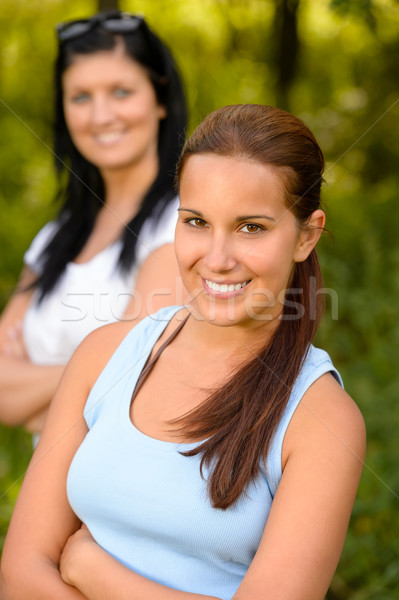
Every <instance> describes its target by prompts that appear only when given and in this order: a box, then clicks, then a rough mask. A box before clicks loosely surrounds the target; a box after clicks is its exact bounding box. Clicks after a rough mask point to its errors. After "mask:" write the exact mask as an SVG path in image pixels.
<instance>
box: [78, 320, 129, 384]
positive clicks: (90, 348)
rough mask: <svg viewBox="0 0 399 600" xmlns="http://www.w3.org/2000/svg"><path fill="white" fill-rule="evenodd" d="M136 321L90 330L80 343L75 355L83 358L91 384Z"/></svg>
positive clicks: (121, 322)
mask: <svg viewBox="0 0 399 600" xmlns="http://www.w3.org/2000/svg"><path fill="white" fill-rule="evenodd" d="M137 324H138V321H136V320H135V321H118V322H117V323H110V324H109V325H104V326H103V327H99V328H98V329H95V330H94V331H92V332H91V333H90V334H89V335H88V336H87V337H86V338H85V339H84V340H83V342H82V343H81V344H80V346H79V347H78V349H77V351H76V353H75V354H76V355H77V356H78V358H80V359H84V364H85V369H86V373H87V375H88V382H89V383H91V384H93V383H94V381H95V380H96V379H97V377H98V375H99V374H100V372H101V371H102V370H103V369H104V367H105V366H106V364H107V363H108V361H109V360H110V358H111V356H112V355H113V354H114V352H115V350H116V349H117V348H118V346H119V345H120V344H121V343H122V341H123V340H124V339H125V337H126V336H127V335H128V334H129V333H130V332H131V331H132V329H133V328H134V327H135V326H136V325H137Z"/></svg>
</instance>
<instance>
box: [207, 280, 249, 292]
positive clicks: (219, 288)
mask: <svg viewBox="0 0 399 600" xmlns="http://www.w3.org/2000/svg"><path fill="white" fill-rule="evenodd" d="M204 281H205V284H206V286H207V287H208V288H209V289H211V290H212V291H213V292H218V293H219V294H226V293H228V292H238V291H239V290H241V289H242V288H244V287H245V286H247V285H248V283H249V281H242V282H241V283H222V284H220V283H216V282H215V281H211V280H210V279H204Z"/></svg>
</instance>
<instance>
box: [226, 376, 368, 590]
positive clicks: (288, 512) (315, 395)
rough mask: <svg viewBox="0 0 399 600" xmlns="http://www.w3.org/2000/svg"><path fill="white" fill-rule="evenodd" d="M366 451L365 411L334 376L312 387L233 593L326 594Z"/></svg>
mask: <svg viewBox="0 0 399 600" xmlns="http://www.w3.org/2000/svg"><path fill="white" fill-rule="evenodd" d="M364 454H365V427H364V421H363V418H362V416H361V414H360V412H359V410H358V408H357V406H356V405H355V403H354V402H353V401H352V399H351V398H350V397H349V396H348V395H347V394H346V393H345V392H344V391H343V390H342V389H341V388H340V386H339V385H338V383H337V382H336V381H335V379H334V378H333V377H332V376H331V375H330V374H326V375H323V376H322V377H321V378H320V379H318V380H317V381H316V382H315V383H314V384H313V385H312V386H311V387H310V388H309V390H308V391H307V392H306V394H305V396H304V397H303V399H302V401H301V403H300V405H299V407H298V409H297V410H296V412H295V414H294V416H293V418H292V421H291V423H290V425H289V427H288V430H287V433H286V436H285V440H284V445H283V456H282V458H283V466H284V471H283V476H282V478H281V482H280V485H279V487H278V490H277V493H276V495H275V498H274V501H273V504H272V508H271V511H270V515H269V518H268V521H267V524H266V527H265V531H264V534H263V537H262V540H261V543H260V546H259V549H258V551H257V553H256V555H255V557H254V560H253V561H252V563H251V565H250V567H249V569H248V572H247V574H246V576H245V577H244V579H243V582H242V583H241V585H240V587H239V589H238V590H237V592H236V594H235V595H234V600H252V599H253V598H264V599H265V600H269V599H270V600H322V599H323V598H324V597H325V594H326V592H327V589H328V586H329V585H330V582H331V579H332V577H333V574H334V572H335V569H336V567H337V564H338V561H339V558H340V555H341V552H342V547H343V544H344V541H345V536H346V531H347V527H348V523H349V519H350V515H351V511H352V507H353V503H354V500H355V496H356V492H357V487H358V484H359V479H360V475H361V472H362V468H363V460H364Z"/></svg>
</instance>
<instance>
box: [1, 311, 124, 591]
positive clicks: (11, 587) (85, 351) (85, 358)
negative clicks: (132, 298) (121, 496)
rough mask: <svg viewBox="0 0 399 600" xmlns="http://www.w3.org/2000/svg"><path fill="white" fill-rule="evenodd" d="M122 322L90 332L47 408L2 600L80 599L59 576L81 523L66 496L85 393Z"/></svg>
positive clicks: (12, 535) (9, 546)
mask: <svg viewBox="0 0 399 600" xmlns="http://www.w3.org/2000/svg"><path fill="white" fill-rule="evenodd" d="M126 327H127V326H126V324H119V323H118V324H114V325H111V326H107V327H103V328H101V330H97V331H95V332H93V333H92V334H91V335H90V336H88V338H86V340H85V341H84V342H83V343H82V344H81V346H80V347H79V348H78V349H77V351H76V352H75V354H74V355H73V357H72V359H71V361H70V363H69V365H68V367H67V369H66V370H65V373H64V375H63V377H62V380H61V383H60V386H59V388H58V390H57V393H56V395H55V397H54V400H53V402H52V403H51V407H50V410H49V414H48V418H47V421H46V426H45V428H44V431H43V433H42V436H41V438H40V441H39V444H38V446H37V448H36V450H35V452H34V455H33V457H32V461H31V464H30V466H29V468H28V471H27V473H26V475H25V478H24V482H23V484H22V487H21V491H20V494H19V497H18V500H17V503H16V507H15V510H14V513H13V516H12V519H11V523H10V527H9V530H8V534H7V538H6V542H5V546H4V552H3V558H2V564H1V569H2V571H1V585H2V587H1V591H2V593H3V595H2V596H1V598H2V599H4V600H8V599H10V600H26V599H27V598H29V599H31V600H35V599H37V600H54V598H57V600H80V599H83V598H85V596H84V595H82V594H81V593H80V592H79V591H78V590H76V589H75V588H73V587H71V586H69V585H67V584H66V583H65V582H64V581H63V580H62V578H61V576H60V573H59V569H58V565H59V560H60V556H61V552H62V550H63V548H64V546H65V543H66V541H67V539H68V538H69V537H70V535H71V534H72V533H74V532H75V531H76V530H77V529H79V527H80V521H79V520H78V519H77V517H76V516H75V514H74V513H73V511H72V509H71V508H70V506H69V503H68V500H67V496H66V478H67V473H68V470H69V465H70V463H71V460H72V458H73V456H74V454H75V452H76V450H77V448H78V447H79V445H80V443H81V442H82V440H83V438H84V437H85V435H86V433H87V427H86V423H85V421H84V418H83V410H84V405H85V402H86V399H87V395H88V393H89V390H90V389H91V386H92V384H93V382H94V381H95V379H96V378H97V376H98V374H99V372H100V371H101V370H102V369H103V367H104V366H105V364H106V362H107V361H108V359H109V356H110V355H111V354H112V352H113V351H114V350H115V348H116V346H117V345H118V344H119V342H120V341H121V339H122V337H123V336H124V335H125V334H126V331H127V328H126Z"/></svg>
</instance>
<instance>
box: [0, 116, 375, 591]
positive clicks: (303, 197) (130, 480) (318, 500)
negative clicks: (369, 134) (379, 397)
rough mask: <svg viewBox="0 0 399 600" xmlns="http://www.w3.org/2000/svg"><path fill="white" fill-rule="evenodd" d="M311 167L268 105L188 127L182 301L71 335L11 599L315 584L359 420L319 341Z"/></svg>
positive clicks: (317, 216)
mask: <svg viewBox="0 0 399 600" xmlns="http://www.w3.org/2000/svg"><path fill="white" fill-rule="evenodd" d="M322 170H323V157H322V154H321V151H320V149H319V146H318V144H317V142H316V140H315V138H314V136H313V135H312V133H311V132H310V131H309V129H308V128H307V127H306V126H305V125H304V124H303V123H302V122H301V121H300V120H299V119H297V118H295V117H294V116H292V115H290V114H288V113H285V112H284V111H281V110H278V109H275V108H273V107H270V106H256V105H246V106H230V107H225V108H222V109H220V110H219V111H216V112H215V113H212V114H211V115H209V116H208V117H207V119H205V121H204V122H203V123H202V124H201V125H199V127H198V128H197V129H196V131H195V132H194V133H193V135H192V136H191V138H190V139H189V140H188V141H187V142H186V145H185V147H184V149H183V153H182V156H181V159H180V162H179V165H178V179H179V182H180V197H181V206H180V210H179V222H178V225H177V230H176V240H175V246H176V256H177V260H178V263H179V267H180V272H181V276H182V280H183V282H184V284H185V285H186V287H187V289H188V291H189V293H190V296H191V301H190V302H189V304H188V305H187V306H185V307H181V306H173V307H168V308H163V309H161V310H160V311H159V312H158V313H157V314H156V315H152V316H151V317H148V318H146V319H143V320H142V321H141V323H139V324H138V325H137V326H136V327H134V328H132V329H131V330H130V331H129V332H128V333H127V332H126V327H124V328H122V327H121V326H120V324H113V325H110V326H108V327H106V328H103V329H99V330H97V331H95V332H93V333H92V334H91V335H90V336H89V337H88V338H87V339H86V340H85V341H84V342H83V344H82V345H81V346H80V347H79V348H78V350H77V351H76V353H75V355H74V356H73V358H72V360H71V362H70V365H69V366H68V368H67V371H66V373H65V377H64V379H63V382H62V384H61V386H60V388H59V390H58V392H57V394H56V397H55V399H54V403H53V404H52V406H51V409H50V413H49V417H48V422H47V424H46V427H45V430H44V432H43V435H42V437H41V439H40V442H39V445H38V447H37V449H36V451H35V455H34V457H33V461H32V468H30V469H29V470H28V473H27V475H26V477H25V480H24V483H23V485H22V489H21V493H20V496H19V498H18V503H17V506H16V509H15V512H14V515H13V518H12V522H11V526H10V530H9V532H8V536H7V540H6V544H5V548H4V554H3V562H2V569H3V571H2V572H3V575H2V578H3V579H2V585H3V594H4V599H5V600H8V599H9V598H10V599H11V598H12V599H13V600H19V599H21V600H22V599H25V598H27V597H29V598H30V597H40V598H41V600H47V599H48V600H50V599H53V598H55V597H57V598H62V599H63V600H75V599H76V600H78V599H80V598H82V599H83V598H88V599H89V600H102V599H104V598H107V600H127V599H129V600H130V599H131V598H135V599H137V600H139V599H140V600H141V599H147V598H157V600H231V599H234V600H253V599H254V598H262V599H265V600H266V599H267V600H269V599H273V600H275V599H276V600H277V599H278V600H322V599H323V598H324V597H325V594H326V591H327V588H328V586H329V583H330V581H331V578H332V576H333V573H334V570H335V568H336V565H337V563H338V560H339V556H340V554H341V551H342V546H343V543H344V539H345V534H346V529H347V526H348V521H349V518H350V514H351V510H352V506H353V502H354V498H355V495H356V490H357V485H358V482H359V477H360V473H361V470H362V465H363V456H364V446H365V432H364V424H363V420H362V417H361V415H360V413H359V410H358V409H357V407H356V405H355V403H354V402H353V400H352V399H351V398H350V397H349V396H348V395H347V394H346V393H345V392H344V390H343V389H342V381H341V378H340V375H339V373H338V372H337V371H336V369H335V368H334V365H333V363H332V361H331V359H330V357H329V356H328V354H327V353H326V352H325V351H323V350H321V349H319V348H315V347H314V346H313V345H312V339H313V336H314V333H315V331H316V327H317V322H318V320H319V318H320V316H321V306H320V305H319V306H318V310H315V306H316V304H315V303H316V296H317V286H316V287H315V286H312V285H310V281H311V280H312V281H313V280H316V282H318V284H319V285H321V275H320V270H319V266H318V260H317V255H316V251H315V246H316V244H317V241H318V239H319V237H320V234H321V232H322V229H323V227H324V220H325V217H324V213H323V211H322V210H321V208H320V186H321V181H322ZM312 278H313V279H312ZM297 292H299V293H301V294H302V295H301V296H300V300H301V310H300V311H298V310H297V306H296V304H298V303H296V302H294V301H293V299H295V297H296V296H295V295H296V293H297ZM21 574H22V575H21Z"/></svg>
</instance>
